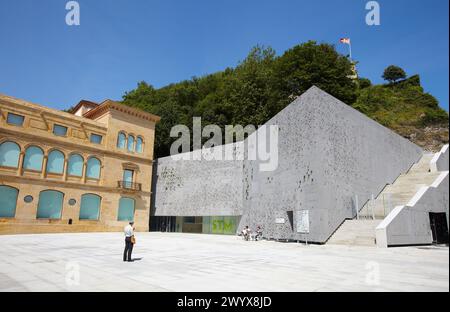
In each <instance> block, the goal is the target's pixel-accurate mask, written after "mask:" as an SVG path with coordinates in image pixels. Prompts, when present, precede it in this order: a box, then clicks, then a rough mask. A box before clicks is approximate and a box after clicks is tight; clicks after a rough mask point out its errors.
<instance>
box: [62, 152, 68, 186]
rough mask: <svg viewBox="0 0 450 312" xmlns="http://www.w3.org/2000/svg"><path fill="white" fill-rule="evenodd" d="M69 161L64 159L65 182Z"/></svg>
mask: <svg viewBox="0 0 450 312" xmlns="http://www.w3.org/2000/svg"><path fill="white" fill-rule="evenodd" d="M68 163H69V162H68V161H67V159H66V158H65V159H64V171H63V180H64V181H67V167H68Z"/></svg>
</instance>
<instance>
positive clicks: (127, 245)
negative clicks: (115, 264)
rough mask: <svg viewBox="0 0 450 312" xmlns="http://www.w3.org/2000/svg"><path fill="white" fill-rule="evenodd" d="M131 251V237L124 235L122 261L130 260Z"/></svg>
mask: <svg viewBox="0 0 450 312" xmlns="http://www.w3.org/2000/svg"><path fill="white" fill-rule="evenodd" d="M132 252H133V243H132V242H131V237H125V250H124V251H123V261H127V260H128V261H131V253H132Z"/></svg>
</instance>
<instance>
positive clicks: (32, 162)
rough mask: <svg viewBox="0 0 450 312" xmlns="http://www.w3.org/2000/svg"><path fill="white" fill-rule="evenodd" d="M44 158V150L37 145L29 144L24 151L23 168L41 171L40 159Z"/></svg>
mask: <svg viewBox="0 0 450 312" xmlns="http://www.w3.org/2000/svg"><path fill="white" fill-rule="evenodd" d="M43 160H44V151H43V150H42V149H41V148H40V147H37V146H34V145H32V146H29V147H28V148H27V149H26V151H25V158H24V160H23V169H27V170H36V171H42V161H43Z"/></svg>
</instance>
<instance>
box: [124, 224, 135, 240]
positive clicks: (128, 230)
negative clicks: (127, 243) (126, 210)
mask: <svg viewBox="0 0 450 312" xmlns="http://www.w3.org/2000/svg"><path fill="white" fill-rule="evenodd" d="M123 231H124V233H125V237H131V236H133V235H134V230H133V227H132V226H131V225H129V224H128V225H127V226H126V227H125V229H124V230H123Z"/></svg>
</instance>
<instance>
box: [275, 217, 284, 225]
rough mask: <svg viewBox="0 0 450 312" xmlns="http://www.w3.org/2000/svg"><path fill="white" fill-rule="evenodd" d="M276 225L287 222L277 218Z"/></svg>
mask: <svg viewBox="0 0 450 312" xmlns="http://www.w3.org/2000/svg"><path fill="white" fill-rule="evenodd" d="M275 223H276V224H285V223H286V220H285V219H284V218H276V219H275Z"/></svg>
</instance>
